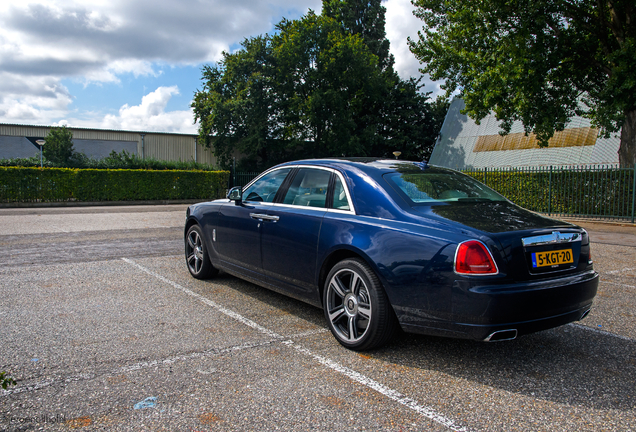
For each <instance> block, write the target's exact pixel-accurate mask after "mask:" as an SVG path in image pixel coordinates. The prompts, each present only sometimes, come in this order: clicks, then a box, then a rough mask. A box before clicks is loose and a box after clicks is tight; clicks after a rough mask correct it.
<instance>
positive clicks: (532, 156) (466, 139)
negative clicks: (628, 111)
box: [429, 98, 620, 170]
mask: <svg viewBox="0 0 636 432" xmlns="http://www.w3.org/2000/svg"><path fill="white" fill-rule="evenodd" d="M464 108H465V104H464V101H463V100H462V99H460V98H455V99H454V100H453V102H452V103H451V106H450V109H449V110H448V113H447V115H446V119H445V120H444V124H443V126H442V130H441V132H440V137H439V139H438V141H437V144H436V145H435V148H434V150H433V153H432V154H431V158H430V161H429V162H430V163H431V164H434V165H439V166H445V167H448V168H453V169H459V170H466V169H483V168H504V167H530V166H532V167H539V166H563V165H568V166H572V165H596V164H611V165H616V164H618V148H619V145H620V138H619V136H618V135H616V134H615V135H613V136H612V137H610V138H602V137H600V136H598V130H597V129H595V128H593V127H591V125H590V121H589V120H588V119H586V118H583V117H575V118H573V119H572V120H571V121H570V122H569V123H568V124H567V125H566V128H565V130H563V131H562V132H557V133H555V134H554V136H553V137H552V138H551V139H550V142H549V146H548V147H545V148H541V147H539V146H538V144H537V140H536V137H535V136H534V135H533V134H529V135H527V136H526V134H525V133H524V129H523V125H522V123H521V122H515V123H514V124H513V126H512V129H511V131H510V133H509V134H508V135H505V136H502V135H499V131H500V130H501V129H500V127H499V124H500V121H499V120H497V119H496V118H495V116H494V114H491V115H489V116H488V117H486V118H484V119H482V120H481V122H480V124H479V125H478V124H476V123H475V121H474V120H472V119H471V118H470V117H468V116H466V115H464V114H462V113H461V111H462V110H463V109H464Z"/></svg>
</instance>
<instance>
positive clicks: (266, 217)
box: [250, 213, 280, 222]
mask: <svg viewBox="0 0 636 432" xmlns="http://www.w3.org/2000/svg"><path fill="white" fill-rule="evenodd" d="M250 217H251V218H252V219H258V220H261V221H263V220H268V221H272V222H278V219H280V218H279V217H278V216H274V215H268V214H263V213H250Z"/></svg>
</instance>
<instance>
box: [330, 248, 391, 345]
mask: <svg viewBox="0 0 636 432" xmlns="http://www.w3.org/2000/svg"><path fill="white" fill-rule="evenodd" d="M323 306H324V312H325V318H326V319H327V324H328V325H329V328H330V329H331V333H332V334H333V335H334V336H335V338H336V339H337V340H338V342H340V344H342V345H343V346H344V347H346V348H349V349H352V350H356V351H362V350H368V349H372V348H377V347H379V346H381V345H384V344H385V343H387V342H388V341H389V340H390V339H391V338H392V337H393V335H394V334H395V332H396V330H397V328H398V324H397V318H396V317H395V314H394V312H393V308H392V307H391V304H390V303H389V300H388V298H387V296H386V293H385V292H384V289H383V287H382V284H381V283H380V280H379V279H378V277H377V276H376V274H375V273H374V272H373V270H372V269H371V268H370V267H369V266H368V265H367V264H366V263H365V262H364V261H362V260H360V259H355V258H352V259H346V260H343V261H340V262H339V263H338V264H336V265H335V266H334V267H333V268H332V269H331V271H330V272H329V275H328V276H327V279H326V282H325V288H324V290H323Z"/></svg>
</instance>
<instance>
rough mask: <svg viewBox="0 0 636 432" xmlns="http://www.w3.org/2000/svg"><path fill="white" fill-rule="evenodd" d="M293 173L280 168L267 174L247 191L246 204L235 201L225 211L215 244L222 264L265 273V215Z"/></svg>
mask: <svg viewBox="0 0 636 432" xmlns="http://www.w3.org/2000/svg"><path fill="white" fill-rule="evenodd" d="M291 170H292V169H291V168H279V169H276V170H272V171H269V172H266V173H265V174H263V175H262V176H261V177H259V178H257V179H256V181H254V182H253V183H252V184H249V185H248V186H247V187H246V188H245V189H244V190H243V200H242V201H239V205H236V204H235V202H233V201H232V202H229V203H227V204H225V205H223V206H222V207H221V209H220V210H219V216H218V220H217V224H216V228H215V230H216V232H215V233H213V234H212V238H213V242H212V243H213V245H214V248H215V251H216V252H217V253H218V255H219V258H220V259H221V260H222V261H225V262H227V263H231V264H233V265H235V266H238V267H240V268H244V269H248V270H251V271H255V272H260V271H261V269H262V266H261V228H262V226H263V219H262V215H263V214H265V213H266V212H267V210H268V209H269V208H270V207H271V206H272V202H273V201H274V199H275V197H276V193H277V192H278V189H279V188H280V186H281V185H282V184H283V182H284V180H285V178H286V177H287V175H288V174H289V173H290V172H291ZM214 239H216V240H214Z"/></svg>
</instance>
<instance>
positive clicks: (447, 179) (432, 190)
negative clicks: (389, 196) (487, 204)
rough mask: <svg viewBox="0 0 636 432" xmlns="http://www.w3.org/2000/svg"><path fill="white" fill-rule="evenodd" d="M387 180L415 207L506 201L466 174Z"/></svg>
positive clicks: (433, 172)
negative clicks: (451, 203)
mask: <svg viewBox="0 0 636 432" xmlns="http://www.w3.org/2000/svg"><path fill="white" fill-rule="evenodd" d="M384 178H385V179H386V180H387V181H388V182H389V184H390V185H391V186H392V187H393V188H394V189H395V190H396V191H398V192H399V193H400V195H402V196H403V197H404V198H405V199H406V200H407V202H410V203H411V204H413V205H418V204H431V203H436V202H481V201H506V198H504V197H503V196H501V195H499V194H498V193H497V192H495V191H494V190H492V189H490V188H489V187H488V186H486V185H485V184H483V183H480V182H478V181H477V180H475V179H473V178H472V177H469V176H467V175H465V174H462V173H459V172H456V171H450V170H445V169H441V168H428V169H426V170H423V171H421V172H413V171H410V172H408V173H399V172H396V173H390V174H385V176H384Z"/></svg>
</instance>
